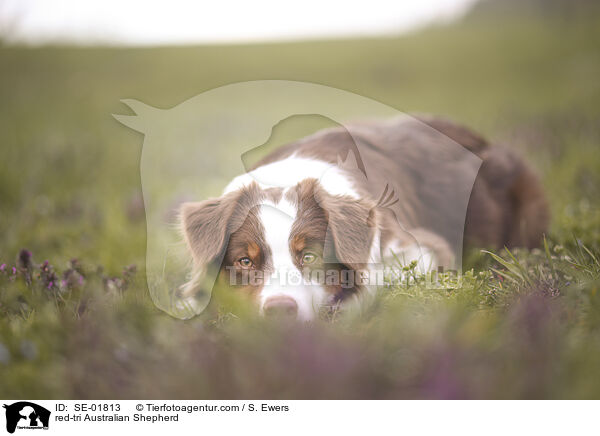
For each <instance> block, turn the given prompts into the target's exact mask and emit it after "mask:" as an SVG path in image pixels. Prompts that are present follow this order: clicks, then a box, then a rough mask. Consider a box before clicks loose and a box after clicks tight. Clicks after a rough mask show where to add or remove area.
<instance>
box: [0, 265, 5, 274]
mask: <svg viewBox="0 0 600 436" xmlns="http://www.w3.org/2000/svg"><path fill="white" fill-rule="evenodd" d="M5 269H6V264H5V263H3V264H2V265H0V271H2V272H4V270H5Z"/></svg>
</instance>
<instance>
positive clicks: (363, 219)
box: [315, 189, 377, 269]
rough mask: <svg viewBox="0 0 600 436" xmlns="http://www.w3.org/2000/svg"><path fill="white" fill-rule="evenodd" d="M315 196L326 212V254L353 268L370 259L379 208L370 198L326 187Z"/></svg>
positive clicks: (326, 259) (357, 267) (364, 263)
mask: <svg viewBox="0 0 600 436" xmlns="http://www.w3.org/2000/svg"><path fill="white" fill-rule="evenodd" d="M315 198H316V200H317V202H318V203H319V205H320V206H321V208H322V209H323V210H324V211H325V214H326V216H327V222H328V228H327V236H326V239H325V252H324V258H325V261H326V262H328V259H331V260H334V259H335V260H336V261H337V262H338V263H343V264H344V265H347V266H348V267H350V268H352V269H360V268H363V267H364V266H365V265H366V264H367V263H369V261H370V259H369V257H370V254H371V247H372V245H373V239H374V238H375V236H376V230H377V215H376V208H375V207H374V205H372V204H371V203H370V202H368V201H365V200H362V199H355V198H352V197H349V196H345V195H343V196H334V195H331V194H329V193H328V192H326V191H325V190H323V189H319V190H318V191H317V192H316V193H315Z"/></svg>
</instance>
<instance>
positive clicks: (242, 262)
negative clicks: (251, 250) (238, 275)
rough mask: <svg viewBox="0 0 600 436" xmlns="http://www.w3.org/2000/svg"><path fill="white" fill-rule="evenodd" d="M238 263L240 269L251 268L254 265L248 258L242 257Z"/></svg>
mask: <svg viewBox="0 0 600 436" xmlns="http://www.w3.org/2000/svg"><path fill="white" fill-rule="evenodd" d="M238 263H239V264H240V266H241V267H242V268H251V267H252V265H254V263H253V262H252V261H251V260H250V258H249V257H242V258H241V259H239V260H238Z"/></svg>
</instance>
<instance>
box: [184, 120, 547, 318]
mask: <svg viewBox="0 0 600 436" xmlns="http://www.w3.org/2000/svg"><path fill="white" fill-rule="evenodd" d="M548 221H549V214H548V208H547V204H546V200H545V197H544V194H543V191H542V187H541V186H540V182H539V180H538V178H537V177H536V176H535V175H534V173H533V172H532V171H531V170H530V169H529V168H528V166H527V165H526V164H525V163H524V162H523V161H522V160H521V159H520V158H518V157H517V156H516V155H515V154H514V153H512V152H511V151H509V150H507V149H504V148H501V147H497V146H492V145H490V144H488V142H487V141H486V140H485V139H483V138H481V137H480V136H478V135H477V134H475V133H473V132H471V131H470V130H468V129H466V128H464V127H462V126H459V125H457V124H455V123H452V122H450V121H447V120H444V119H439V118H433V117H425V116H421V117H414V118H413V117H407V116H405V117H400V118H395V119H391V120H384V121H376V122H373V121H372V122H364V123H356V124H349V125H346V126H344V127H338V128H332V129H327V130H323V131H320V132H317V133H316V134H314V135H311V136H309V137H307V138H304V139H302V140H299V141H296V142H294V143H291V144H288V145H285V146H283V147H281V148H279V149H278V150H276V151H275V152H273V153H271V154H270V155H268V156H267V157H265V158H264V159H263V160H262V161H261V162H259V163H258V164H257V165H256V166H255V167H254V168H253V169H252V170H251V171H249V172H248V173H246V174H243V175H240V176H238V177H236V178H235V179H233V180H232V181H231V183H230V184H229V185H228V186H227V187H226V188H225V190H224V192H223V195H222V196H221V197H219V198H214V199H209V200H205V201H201V202H198V203H185V204H184V205H182V207H181V229H182V233H183V235H184V239H185V242H186V244H187V247H188V248H189V252H190V256H191V258H192V259H193V274H192V277H191V279H190V281H189V283H188V284H187V285H185V286H184V287H183V288H182V291H181V294H182V296H183V297H184V298H185V299H187V301H189V302H191V303H192V304H193V299H194V296H195V295H196V294H197V293H198V292H199V291H200V290H201V288H202V287H203V286H207V284H206V280H204V278H205V276H206V274H207V271H209V270H212V271H216V273H215V277H216V281H215V280H213V281H212V282H211V281H209V284H208V286H212V285H213V284H219V285H222V284H225V285H226V286H227V287H230V288H233V289H232V290H233V291H234V292H241V293H244V294H246V295H247V296H248V297H249V298H250V299H251V300H253V301H254V302H255V304H256V306H257V309H258V310H259V311H260V313H262V314H264V315H266V316H271V315H280V316H281V315H283V316H285V317H289V318H295V319H299V320H310V319H312V318H314V316H315V314H316V313H317V312H318V310H319V309H320V308H321V307H323V306H328V305H333V304H335V305H337V304H340V305H344V304H346V303H347V302H348V301H356V300H359V299H360V296H361V295H368V294H369V292H371V291H372V290H373V289H374V288H376V286H375V287H374V286H373V283H374V282H373V281H372V277H369V275H370V274H373V275H375V276H377V275H378V268H380V265H386V264H389V263H390V261H391V262H392V263H396V264H397V263H398V262H400V263H401V264H410V263H412V264H413V267H415V268H416V269H417V270H418V271H420V272H422V273H426V272H428V271H432V270H438V269H439V268H453V267H455V266H456V265H457V264H458V262H457V259H460V256H461V255H462V249H463V241H464V244H465V245H477V246H481V247H502V246H507V247H511V246H524V247H534V246H536V245H538V244H539V242H540V239H541V238H542V235H543V233H544V232H545V230H546V227H547V225H548ZM357 275H358V277H357ZM377 284H378V283H375V285H377Z"/></svg>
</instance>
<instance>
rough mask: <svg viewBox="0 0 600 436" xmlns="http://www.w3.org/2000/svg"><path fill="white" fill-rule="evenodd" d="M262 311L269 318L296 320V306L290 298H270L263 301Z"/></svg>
mask: <svg viewBox="0 0 600 436" xmlns="http://www.w3.org/2000/svg"><path fill="white" fill-rule="evenodd" d="M263 311H264V313H265V316H267V317H269V318H296V315H298V304H296V301H295V300H294V299H293V298H291V297H285V296H278V297H270V298H268V299H267V301H265V305H264V306H263Z"/></svg>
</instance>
